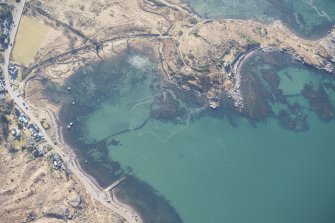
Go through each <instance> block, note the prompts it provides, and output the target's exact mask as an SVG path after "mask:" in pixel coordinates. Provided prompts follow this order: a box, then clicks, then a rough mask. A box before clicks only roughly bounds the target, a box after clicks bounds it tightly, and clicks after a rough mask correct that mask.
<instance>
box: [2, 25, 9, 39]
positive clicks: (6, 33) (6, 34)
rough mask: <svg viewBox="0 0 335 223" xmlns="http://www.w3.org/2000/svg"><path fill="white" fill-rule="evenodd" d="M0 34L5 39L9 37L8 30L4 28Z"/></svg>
mask: <svg viewBox="0 0 335 223" xmlns="http://www.w3.org/2000/svg"><path fill="white" fill-rule="evenodd" d="M2 34H3V35H4V36H6V37H7V36H8V35H9V28H7V27H5V28H4V29H3V32H2Z"/></svg>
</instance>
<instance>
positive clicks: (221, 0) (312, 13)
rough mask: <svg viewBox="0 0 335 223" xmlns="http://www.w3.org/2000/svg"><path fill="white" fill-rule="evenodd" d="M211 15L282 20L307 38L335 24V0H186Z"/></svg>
mask: <svg viewBox="0 0 335 223" xmlns="http://www.w3.org/2000/svg"><path fill="white" fill-rule="evenodd" d="M185 2H188V3H189V4H190V6H191V7H192V8H193V9H194V11H195V12H197V13H198V14H200V15H202V16H205V17H208V18H213V19H217V18H238V19H256V20H258V21H263V22H271V21H273V20H278V19H279V20H281V21H283V22H284V23H285V24H286V25H287V26H288V27H290V28H291V29H292V30H293V31H294V32H296V33H297V34H299V35H301V36H304V37H306V38H308V37H309V38H317V37H320V36H322V35H325V34H326V33H327V31H328V30H329V29H330V28H331V27H332V26H333V25H334V24H335V1H333V0H185Z"/></svg>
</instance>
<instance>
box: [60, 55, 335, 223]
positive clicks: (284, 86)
mask: <svg viewBox="0 0 335 223" xmlns="http://www.w3.org/2000/svg"><path fill="white" fill-rule="evenodd" d="M273 61H276V63H273ZM243 69H244V70H245V72H244V73H245V74H244V75H245V77H244V79H253V80H258V82H257V83H256V84H257V85H256V86H257V88H259V89H264V91H262V92H268V93H262V94H263V95H261V97H259V100H257V101H255V103H256V104H255V106H257V107H259V106H258V104H262V105H264V104H266V103H267V104H268V105H269V107H270V108H271V112H270V113H269V114H268V116H267V118H264V119H262V120H258V122H256V123H255V122H254V120H252V119H251V118H248V117H247V116H245V117H244V116H241V115H239V114H237V113H236V112H234V111H233V110H231V109H227V108H224V109H221V110H210V109H205V108H204V107H203V106H202V105H201V103H199V102H198V101H197V100H196V99H195V98H193V97H191V96H190V95H185V94H184V93H182V92H179V91H177V90H174V89H173V87H172V86H169V85H168V84H165V83H164V82H162V80H161V78H160V73H159V72H158V71H157V70H156V68H155V63H154V62H153V61H152V60H151V59H149V58H148V57H147V56H145V55H143V54H141V53H137V52H129V53H127V54H125V55H122V56H120V57H119V58H116V59H113V60H110V61H104V62H101V63H100V64H96V65H94V66H91V67H87V68H84V69H82V70H81V71H79V72H78V73H77V74H75V75H74V76H73V77H72V79H70V80H69V83H68V84H69V85H71V87H72V90H71V93H70V94H71V98H69V99H68V101H69V102H71V101H72V100H75V101H77V105H76V106H71V105H66V106H65V107H64V109H63V111H62V112H63V113H62V116H63V122H68V121H70V120H75V125H74V128H73V129H72V130H71V131H69V132H68V135H67V138H66V140H67V141H68V142H69V143H70V144H71V145H72V146H74V147H75V148H76V149H77V152H78V155H79V157H81V158H82V159H87V160H88V163H87V164H85V163H83V164H82V165H83V167H84V168H85V169H86V170H87V171H88V172H89V173H91V174H93V175H94V176H95V177H96V178H97V179H98V181H99V182H100V183H101V184H103V185H108V184H109V183H111V182H112V181H114V180H115V179H117V178H118V177H120V176H121V175H127V176H128V178H127V180H126V181H125V182H124V183H123V184H121V185H120V187H119V188H118V191H117V195H118V197H119V198H120V199H121V200H123V201H124V202H127V203H129V204H131V205H133V206H134V207H135V208H136V210H138V211H139V212H140V213H141V214H142V216H143V217H144V219H145V220H146V222H159V223H161V222H173V223H177V222H185V223H203V222H230V223H245V222H252V223H253V222H255V223H256V222H257V223H268V222H271V223H276V222H278V223H282V222H285V223H297V222H304V223H315V222H318V223H333V222H334V221H335V189H334V188H335V174H334V169H335V147H334V144H335V137H334V130H335V122H334V116H333V115H331V113H329V109H330V110H331V111H332V112H334V106H335V95H334V93H335V85H334V84H335V79H334V78H331V77H329V76H327V75H326V74H323V73H319V72H316V71H315V70H311V69H310V68H307V67H303V66H301V65H299V64H295V63H293V62H291V61H290V60H288V56H286V55H282V54H274V55H271V56H270V55H262V54H260V55H257V56H255V57H254V58H253V59H252V60H250V61H249V62H248V63H247V64H246V65H245V67H244V68H243ZM78 80H81V83H82V84H81V85H78V84H77V83H78ZM248 83H249V82H248ZM253 86H254V85H253ZM307 86H311V88H308V87H307ZM109 92H112V94H111V93H109ZM249 93H250V92H247V93H246V94H245V95H244V97H245V98H246V99H247V98H248V94H249ZM310 95H312V96H310ZM313 98H318V99H319V100H318V103H316V102H315V101H314V100H313Z"/></svg>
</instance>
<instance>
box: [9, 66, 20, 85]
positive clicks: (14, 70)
mask: <svg viewBox="0 0 335 223" xmlns="http://www.w3.org/2000/svg"><path fill="white" fill-rule="evenodd" d="M8 72H9V74H10V78H11V79H12V81H13V80H15V79H16V78H17V75H18V73H19V68H18V67H17V66H16V65H14V64H12V65H10V66H9V67H8Z"/></svg>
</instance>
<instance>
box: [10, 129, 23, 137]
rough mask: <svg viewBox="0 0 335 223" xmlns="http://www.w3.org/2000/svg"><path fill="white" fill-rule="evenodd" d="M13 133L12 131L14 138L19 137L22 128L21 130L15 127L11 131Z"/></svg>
mask: <svg viewBox="0 0 335 223" xmlns="http://www.w3.org/2000/svg"><path fill="white" fill-rule="evenodd" d="M11 133H12V136H13V137H14V138H18V137H20V136H21V130H20V129H13V130H12V131H11Z"/></svg>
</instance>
